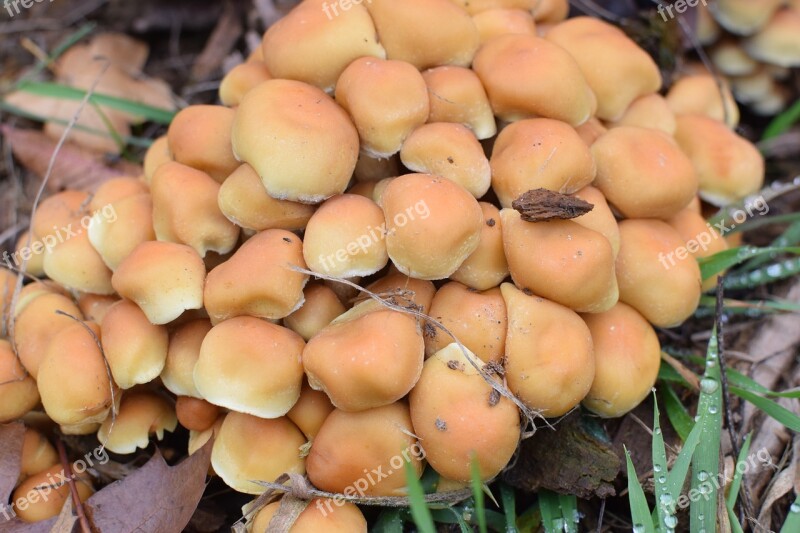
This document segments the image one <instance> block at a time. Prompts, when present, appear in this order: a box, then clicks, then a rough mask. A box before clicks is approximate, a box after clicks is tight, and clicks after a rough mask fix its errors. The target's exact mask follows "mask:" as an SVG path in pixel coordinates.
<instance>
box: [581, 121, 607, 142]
mask: <svg viewBox="0 0 800 533" xmlns="http://www.w3.org/2000/svg"><path fill="white" fill-rule="evenodd" d="M575 131H576V132H578V136H579V137H580V138H581V139H582V140H583V142H585V143H586V146H592V145H593V144H594V142H595V141H596V140H597V139H599V138H600V136H601V135H603V134H604V133H605V132H607V131H608V128H607V127H606V126H605V125H604V124H603V123H602V122H600V120H598V119H597V118H596V117H592V118H590V119H589V120H587V121H586V122H584V123H583V124H581V125H580V126H577V127H576V128H575Z"/></svg>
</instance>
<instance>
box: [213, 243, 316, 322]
mask: <svg viewBox="0 0 800 533" xmlns="http://www.w3.org/2000/svg"><path fill="white" fill-rule="evenodd" d="M292 266H297V267H300V268H306V263H305V261H304V260H303V242H302V241H301V240H300V238H299V237H298V236H297V235H295V234H294V233H290V232H288V231H285V230H280V229H269V230H266V231H262V232H260V233H257V234H256V235H254V236H253V237H250V239H248V240H247V242H245V243H244V244H243V245H242V246H241V248H239V249H238V250H237V251H236V253H234V254H233V256H232V257H231V258H230V259H228V260H227V261H225V262H224V263H222V264H221V265H219V266H217V267H216V268H214V269H213V270H212V271H211V272H209V273H208V279H207V280H206V288H205V304H206V310H207V311H208V314H209V316H210V317H211V322H212V323H214V324H217V323H219V322H222V321H223V320H227V319H228V318H233V317H235V316H241V315H250V316H255V317H259V318H269V319H276V318H283V317H285V316H288V315H290V314H292V313H293V312H294V311H296V310H297V309H299V308H300V306H301V305H303V288H304V287H305V284H306V282H308V276H307V275H305V274H302V273H300V272H296V271H294V270H292V268H291V267H292Z"/></svg>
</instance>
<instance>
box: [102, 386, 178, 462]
mask: <svg viewBox="0 0 800 533" xmlns="http://www.w3.org/2000/svg"><path fill="white" fill-rule="evenodd" d="M177 426H178V418H177V416H175V406H174V405H173V404H172V403H171V402H169V401H168V400H167V399H166V398H164V397H163V396H161V395H160V394H156V393H154V392H147V391H131V392H126V393H124V395H123V396H122V402H121V403H120V407H119V414H117V416H116V418H112V417H108V418H106V419H105V420H104V421H103V424H102V425H101V426H100V429H99V430H98V431H97V440H99V441H100V442H101V443H103V445H104V446H105V447H106V448H108V449H109V450H111V451H112V452H114V453H121V454H128V453H134V452H135V451H136V449H137V448H142V449H144V448H147V445H148V444H149V441H150V435H155V436H156V438H157V439H158V440H162V439H163V438H164V431H169V432H173V431H175V428H176V427H177Z"/></svg>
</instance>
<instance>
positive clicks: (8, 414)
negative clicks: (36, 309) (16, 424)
mask: <svg viewBox="0 0 800 533" xmlns="http://www.w3.org/2000/svg"><path fill="white" fill-rule="evenodd" d="M38 403H39V391H38V390H37V388H36V381H34V379H33V378H32V377H31V376H30V375H29V374H28V373H27V372H26V371H25V369H24V368H23V367H22V365H21V364H20V362H19V360H18V359H17V356H16V355H15V354H14V350H13V348H12V346H11V343H10V342H8V341H7V340H4V339H0V423H3V424H5V423H6V422H11V421H13V420H16V419H18V418H21V417H22V416H23V415H25V414H26V413H27V412H28V411H30V410H31V409H33V408H34V407H36V405H37V404H38ZM48 466H49V465H48Z"/></svg>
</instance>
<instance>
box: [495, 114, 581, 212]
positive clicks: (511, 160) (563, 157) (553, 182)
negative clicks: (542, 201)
mask: <svg viewBox="0 0 800 533" xmlns="http://www.w3.org/2000/svg"><path fill="white" fill-rule="evenodd" d="M491 167H492V189H493V190H494V192H495V194H497V198H498V200H500V205H502V206H503V207H511V203H512V202H513V201H514V200H516V199H517V198H518V197H519V196H520V195H521V194H523V193H525V192H527V191H529V190H531V189H539V188H543V189H549V190H551V191H556V192H560V193H564V194H570V193H573V192H575V191H577V190H579V189H582V188H583V187H585V186H586V185H589V184H590V183H591V182H592V180H594V178H595V174H596V172H597V169H596V167H595V163H594V161H593V160H592V154H591V152H590V151H589V147H588V146H587V145H586V143H585V142H584V141H583V140H582V139H581V137H580V136H579V135H578V133H577V132H576V131H575V129H574V128H572V127H570V126H569V125H568V124H564V123H563V122H559V121H557V120H552V119H547V118H534V119H528V120H520V121H519V122H515V123H513V124H510V125H509V126H507V127H506V128H504V129H503V131H501V132H500V134H499V135H498V136H497V141H495V144H494V148H493V149H492V158H491Z"/></svg>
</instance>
